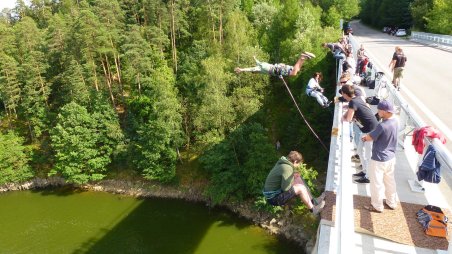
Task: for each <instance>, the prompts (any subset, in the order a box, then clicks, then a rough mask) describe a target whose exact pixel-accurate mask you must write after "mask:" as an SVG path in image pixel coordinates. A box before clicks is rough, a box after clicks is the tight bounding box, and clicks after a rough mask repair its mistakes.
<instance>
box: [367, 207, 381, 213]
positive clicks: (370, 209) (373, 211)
mask: <svg viewBox="0 0 452 254" xmlns="http://www.w3.org/2000/svg"><path fill="white" fill-rule="evenodd" d="M364 209H365V210H367V211H369V212H372V213H382V212H383V211H379V210H377V209H375V207H373V205H370V206H364Z"/></svg>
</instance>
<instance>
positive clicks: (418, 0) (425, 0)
mask: <svg viewBox="0 0 452 254" xmlns="http://www.w3.org/2000/svg"><path fill="white" fill-rule="evenodd" d="M432 7H433V0H414V1H413V2H412V3H411V5H410V9H411V15H412V16H413V26H414V27H415V28H417V29H419V30H421V31H425V30H426V28H427V20H426V19H425V17H426V16H427V14H428V13H429V12H430V11H431V10H432Z"/></svg>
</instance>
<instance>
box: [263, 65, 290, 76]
mask: <svg viewBox="0 0 452 254" xmlns="http://www.w3.org/2000/svg"><path fill="white" fill-rule="evenodd" d="M292 70H293V66H291V65H286V64H282V63H278V64H274V65H273V68H272V69H270V70H269V72H268V73H269V74H270V75H271V76H275V77H279V76H284V77H286V76H289V74H290V73H291V72H292Z"/></svg>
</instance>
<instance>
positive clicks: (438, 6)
mask: <svg viewBox="0 0 452 254" xmlns="http://www.w3.org/2000/svg"><path fill="white" fill-rule="evenodd" d="M451 13H452V4H451V1H450V0H433V8H432V10H431V11H430V12H429V13H428V14H427V15H426V17H425V19H426V20H427V29H428V31H429V32H432V33H439V34H447V35H452V16H451V15H450V14H451Z"/></svg>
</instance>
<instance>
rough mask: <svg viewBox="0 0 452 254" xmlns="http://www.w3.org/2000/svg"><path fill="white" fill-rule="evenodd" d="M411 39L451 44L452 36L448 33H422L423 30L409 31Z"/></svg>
mask: <svg viewBox="0 0 452 254" xmlns="http://www.w3.org/2000/svg"><path fill="white" fill-rule="evenodd" d="M411 38H412V39H419V40H425V41H432V42H436V43H439V44H445V45H449V46H452V36H450V35H442V34H431V33H423V32H411Z"/></svg>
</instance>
